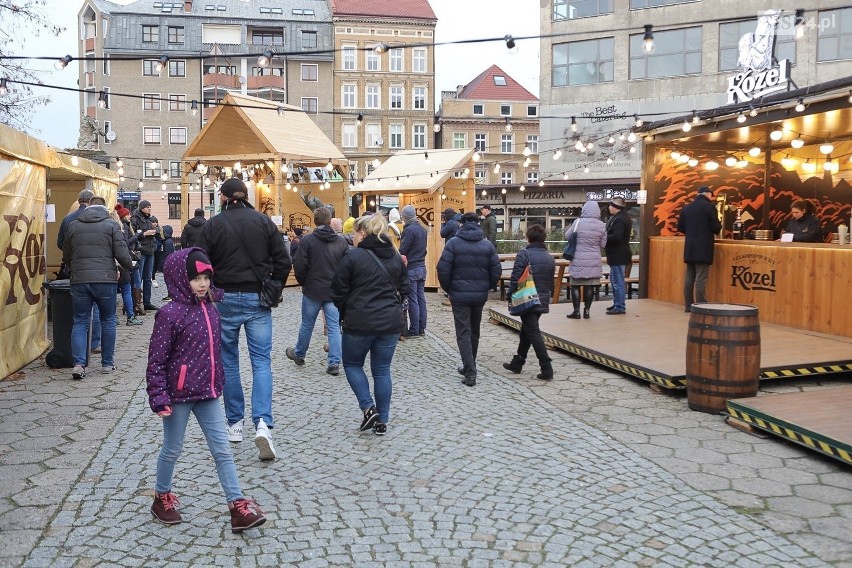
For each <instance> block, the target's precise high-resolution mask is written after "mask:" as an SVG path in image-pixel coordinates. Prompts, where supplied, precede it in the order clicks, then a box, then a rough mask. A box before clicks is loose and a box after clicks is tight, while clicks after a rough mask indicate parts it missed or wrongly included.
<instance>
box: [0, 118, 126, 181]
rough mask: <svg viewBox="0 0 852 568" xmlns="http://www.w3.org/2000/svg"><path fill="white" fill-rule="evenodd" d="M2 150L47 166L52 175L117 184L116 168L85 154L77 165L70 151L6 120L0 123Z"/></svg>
mask: <svg viewBox="0 0 852 568" xmlns="http://www.w3.org/2000/svg"><path fill="white" fill-rule="evenodd" d="M0 153H2V154H6V155H8V156H12V157H14V158H18V159H20V160H24V161H27V162H31V163H34V164H39V165H42V166H44V167H46V168H47V169H48V172H49V178H50V179H65V180H72V181H77V180H81V181H82V180H84V179H86V178H92V179H98V180H103V181H105V182H108V183H110V184H113V185H116V186H118V174H117V173H116V172H114V171H112V170H110V169H107V168H105V167H103V166H101V165H99V164H96V163H95V162H93V161H91V160H87V159H86V158H78V159H77V160H78V163H77V165H76V166H75V165H73V164H72V163H71V160H72V156H71V155H69V154H62V153H60V152H58V151H57V150H56V149H54V148H52V147H50V146H48V145H47V144H45V143H44V142H42V141H41V140H39V139H38V138H33V137H32V136H30V135H29V134H26V133H24V132H21V131H20V130H15V129H14V128H11V127H9V126H6V125H5V124H0Z"/></svg>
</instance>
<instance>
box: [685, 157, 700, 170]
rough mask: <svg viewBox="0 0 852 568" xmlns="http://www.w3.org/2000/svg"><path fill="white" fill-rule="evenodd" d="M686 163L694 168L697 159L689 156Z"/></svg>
mask: <svg viewBox="0 0 852 568" xmlns="http://www.w3.org/2000/svg"><path fill="white" fill-rule="evenodd" d="M687 164H689V165H690V166H691V167H693V168H694V167H695V166H697V165H698V160H697V159H695V158H690V159H689V161H688V162H687Z"/></svg>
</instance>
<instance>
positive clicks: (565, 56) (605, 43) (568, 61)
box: [552, 32, 664, 87]
mask: <svg viewBox="0 0 852 568" xmlns="http://www.w3.org/2000/svg"><path fill="white" fill-rule="evenodd" d="M659 33H664V32H659ZM655 37H656V34H655ZM613 55H614V54H613V39H612V38H611V37H605V38H601V39H591V40H588V41H573V42H570V43H560V44H556V45H554V46H553V73H552V75H553V86H554V87H565V86H566V85H591V84H594V83H609V82H611V81H612V80H613V65H612V61H613Z"/></svg>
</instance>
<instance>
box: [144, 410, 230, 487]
mask: <svg viewBox="0 0 852 568" xmlns="http://www.w3.org/2000/svg"><path fill="white" fill-rule="evenodd" d="M190 412H192V413H193V414H195V419H196V420H198V425H199V426H201V431H202V432H204V438H205V439H206V440H207V447H208V448H210V455H212V456H213V459H214V460H215V462H216V473H217V474H219V483H221V484H222V489H224V490H225V499H226V500H227V502H228V503H231V502H232V501H236V500H237V499H242V497H243V494H242V491H240V482H239V479H237V468H236V467H235V466H234V455H233V454H232V453H231V447H230V446H229V445H228V432H227V430H225V424H224V422H223V420H222V418H223V416H222V406H221V405H220V404H219V399H216V398H213V399H210V400H198V401H195V402H186V403H181V404H173V405H172V415H171V416H166V417H164V418H163V447H162V448H161V449H160V457H159V458H157V484H156V485H155V486H154V489H156V491H157V493H168V492H169V491H171V490H172V476H173V475H174V472H175V464H176V463H177V459H178V457H180V453H181V450H183V439H184V435H185V434H186V425H187V423H188V422H189V413H190Z"/></svg>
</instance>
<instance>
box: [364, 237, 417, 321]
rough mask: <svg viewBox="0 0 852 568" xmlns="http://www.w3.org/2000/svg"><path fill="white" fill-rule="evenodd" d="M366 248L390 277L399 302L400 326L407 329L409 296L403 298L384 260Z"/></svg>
mask: <svg viewBox="0 0 852 568" xmlns="http://www.w3.org/2000/svg"><path fill="white" fill-rule="evenodd" d="M364 250H365V251H367V252H368V253H370V256H372V257H373V260H375V261H376V264H378V265H379V268H380V269H381V271H382V272H384V274H385V276H386V277H387V279H388V283H389V284H390V285H391V288H393V291H394V294H395V295H396V300H397V302H399V323H400V326H401V328H400V329H405V327H406V325H407V323H406V319H405V314H406V312H407V311H408V298H403V297H402V294H400V293H399V289H398V288H397V287H396V284H394V282H393V278H391V275H390V272H388V269H387V268H385V265H384V264H382V261H381V260H379V257H378V256H376V253H374V252H373V251H371V250H370V249H364Z"/></svg>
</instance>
